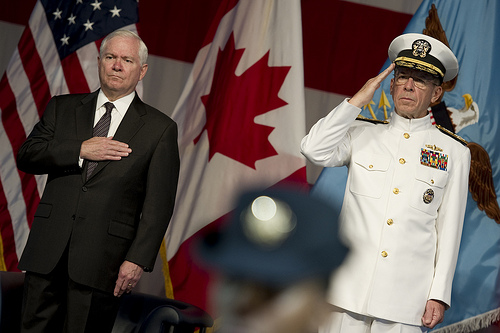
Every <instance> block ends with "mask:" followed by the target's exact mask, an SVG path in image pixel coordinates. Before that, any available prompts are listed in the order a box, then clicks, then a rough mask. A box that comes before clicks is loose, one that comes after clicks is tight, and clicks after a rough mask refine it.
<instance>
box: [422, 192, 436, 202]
mask: <svg viewBox="0 0 500 333" xmlns="http://www.w3.org/2000/svg"><path fill="white" fill-rule="evenodd" d="M423 198H424V202H425V203H426V204H430V203H431V202H432V200H433V199H434V191H433V190H432V189H431V188H430V189H428V190H426V191H425V192H424V196H423Z"/></svg>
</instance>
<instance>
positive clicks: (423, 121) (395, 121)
mask: <svg viewBox="0 0 500 333" xmlns="http://www.w3.org/2000/svg"><path fill="white" fill-rule="evenodd" d="M389 126H391V127H394V128H396V129H399V130H402V131H407V132H418V131H423V130H426V129H429V128H431V127H432V122H431V115H430V114H427V115H426V116H425V117H422V118H416V119H408V118H404V117H401V116H400V115H398V114H397V113H396V112H393V113H392V115H391V120H390V123H389Z"/></svg>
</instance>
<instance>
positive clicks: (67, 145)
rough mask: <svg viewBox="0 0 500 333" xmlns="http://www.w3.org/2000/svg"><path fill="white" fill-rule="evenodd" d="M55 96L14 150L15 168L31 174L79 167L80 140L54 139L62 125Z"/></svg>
mask: <svg viewBox="0 0 500 333" xmlns="http://www.w3.org/2000/svg"><path fill="white" fill-rule="evenodd" d="M59 109H60V107H59V106H58V99H57V98H56V97H54V98H52V99H51V100H50V101H49V103H48V105H47V107H46V109H45V112H44V114H43V116H42V118H41V120H40V121H39V122H38V123H37V124H36V125H35V127H34V128H33V130H32V132H31V134H30V135H29V136H28V138H27V140H26V141H25V142H24V143H23V144H22V145H21V147H20V149H19V151H18V154H17V167H18V168H19V170H21V171H24V172H26V173H31V174H48V173H52V172H67V171H75V170H79V167H78V157H79V155H80V148H81V144H82V142H81V141H79V140H71V139H68V138H66V139H65V140H58V135H57V133H58V131H59V130H60V129H59V126H65V125H64V124H63V123H62V121H63V120H61V116H60V115H59V114H58V112H59Z"/></svg>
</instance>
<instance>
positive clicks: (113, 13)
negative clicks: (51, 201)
mask: <svg viewBox="0 0 500 333" xmlns="http://www.w3.org/2000/svg"><path fill="white" fill-rule="evenodd" d="M138 19H139V16H138V3H137V1H136V0H118V1H115V0H113V1H112V0H101V1H99V0H93V1H84V0H71V1H68V0H59V1H53V0H40V1H37V2H36V4H35V7H34V9H33V12H32V14H31V17H30V20H29V25H28V26H27V27H26V29H25V30H24V32H23V34H22V37H21V40H20V42H19V44H18V47H17V49H16V50H15V52H14V54H13V56H12V58H11V61H10V63H9V65H8V68H7V70H6V72H5V73H4V75H3V77H2V79H1V81H0V112H1V116H2V118H1V119H2V121H1V127H0V146H1V147H2V149H1V150H0V231H1V238H0V241H1V244H0V245H1V246H0V251H2V253H0V260H1V261H0V270H8V271H15V270H17V264H18V258H19V257H20V255H21V253H22V251H23V248H24V245H25V244H26V240H27V237H28V233H29V228H30V226H31V221H32V219H33V215H34V213H35V210H36V207H37V205H38V202H39V200H40V196H41V194H42V191H43V188H44V185H45V176H33V175H30V174H25V173H23V172H21V171H19V170H17V168H16V164H15V158H16V155H17V151H18V149H19V147H20V145H21V144H22V143H23V142H24V140H25V139H26V137H27V135H29V133H30V132H31V129H32V128H33V126H34V125H35V124H36V123H37V122H38V121H39V119H40V117H41V115H42V113H43V111H44V109H45V106H46V104H47V103H48V101H49V99H50V98H51V97H52V96H54V95H59V94H67V93H86V92H91V91H94V90H96V89H97V88H99V79H98V75H97V56H98V52H99V51H98V49H99V45H100V42H101V40H102V38H104V37H105V36H106V35H107V34H109V33H110V32H112V31H114V30H116V29H119V28H122V27H127V29H129V30H137V29H136V25H135V23H137V21H138ZM14 189H22V191H18V190H17V191H16V190H14Z"/></svg>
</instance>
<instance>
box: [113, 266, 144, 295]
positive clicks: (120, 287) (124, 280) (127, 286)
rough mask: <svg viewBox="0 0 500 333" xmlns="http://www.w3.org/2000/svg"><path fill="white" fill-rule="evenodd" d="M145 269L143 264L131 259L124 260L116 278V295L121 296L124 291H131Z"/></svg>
mask: <svg viewBox="0 0 500 333" xmlns="http://www.w3.org/2000/svg"><path fill="white" fill-rule="evenodd" d="M142 272H143V269H142V267H141V266H139V265H136V264H134V263H133V262H130V261H124V262H123V264H122V265H121V266H120V271H119V272H118V279H116V285H115V291H114V295H115V296H116V297H120V296H121V295H123V293H125V292H126V293H129V292H130V291H132V289H133V288H134V287H135V286H136V284H137V282H139V279H140V278H141V276H142Z"/></svg>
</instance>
